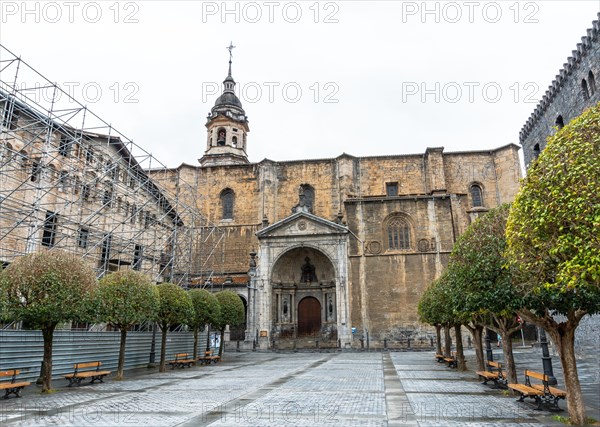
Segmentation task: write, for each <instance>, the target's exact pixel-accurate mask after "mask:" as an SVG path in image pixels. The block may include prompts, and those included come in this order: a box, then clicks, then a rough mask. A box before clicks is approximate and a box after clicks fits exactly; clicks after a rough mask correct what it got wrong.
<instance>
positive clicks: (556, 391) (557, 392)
mask: <svg viewBox="0 0 600 427" xmlns="http://www.w3.org/2000/svg"><path fill="white" fill-rule="evenodd" d="M531 387H533V388H535V389H537V390H540V391H544V386H543V385H542V384H532V385H531ZM548 389H549V390H550V393H552V394H553V395H555V396H556V397H563V398H564V397H566V396H567V392H566V391H564V390H561V389H558V388H555V387H550V386H548Z"/></svg>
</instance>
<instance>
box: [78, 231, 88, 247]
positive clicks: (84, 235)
mask: <svg viewBox="0 0 600 427" xmlns="http://www.w3.org/2000/svg"><path fill="white" fill-rule="evenodd" d="M89 236H90V230H89V229H87V228H83V227H81V228H80V229H79V239H78V240H77V244H78V245H79V247H80V248H82V249H86V248H87V247H88V238H89Z"/></svg>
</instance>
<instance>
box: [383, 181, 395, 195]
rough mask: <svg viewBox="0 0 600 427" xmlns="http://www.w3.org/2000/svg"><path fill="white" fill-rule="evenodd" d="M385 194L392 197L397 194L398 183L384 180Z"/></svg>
mask: <svg viewBox="0 0 600 427" xmlns="http://www.w3.org/2000/svg"><path fill="white" fill-rule="evenodd" d="M385 194H386V195H387V196H388V197H394V196H397V195H398V183H397V182H386V183H385Z"/></svg>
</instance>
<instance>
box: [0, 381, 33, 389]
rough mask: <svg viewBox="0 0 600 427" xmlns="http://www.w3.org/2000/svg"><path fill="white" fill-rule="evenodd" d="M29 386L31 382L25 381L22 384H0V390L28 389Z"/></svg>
mask: <svg viewBox="0 0 600 427" xmlns="http://www.w3.org/2000/svg"><path fill="white" fill-rule="evenodd" d="M29 384H31V383H30V382H27V381H23V382H20V383H6V382H4V383H0V390H4V389H6V388H14V387H27V386H28V385H29Z"/></svg>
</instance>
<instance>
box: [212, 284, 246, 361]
mask: <svg viewBox="0 0 600 427" xmlns="http://www.w3.org/2000/svg"><path fill="white" fill-rule="evenodd" d="M215 296H216V297H217V300H218V301H219V305H220V306H221V316H220V317H219V321H218V322H217V324H216V325H215V326H216V327H217V328H219V330H220V331H221V345H220V346H219V356H222V355H223V341H224V339H223V338H224V336H225V327H226V326H227V325H229V326H236V325H239V324H241V323H244V303H243V302H242V300H241V298H240V297H239V295H238V294H236V293H235V292H232V291H221V292H217V293H216V294H215Z"/></svg>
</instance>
